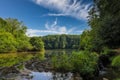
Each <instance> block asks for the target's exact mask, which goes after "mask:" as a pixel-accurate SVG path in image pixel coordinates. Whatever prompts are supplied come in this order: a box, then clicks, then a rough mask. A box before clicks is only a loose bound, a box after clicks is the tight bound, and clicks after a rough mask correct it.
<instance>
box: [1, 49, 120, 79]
mask: <svg viewBox="0 0 120 80" xmlns="http://www.w3.org/2000/svg"><path fill="white" fill-rule="evenodd" d="M72 51H73V50H46V51H45V53H44V52H31V53H8V54H5V53H4V54H0V80H11V79H12V80H82V78H81V77H80V75H79V74H73V73H71V72H66V73H60V72H55V71H54V70H53V68H52V67H51V61H50V59H51V57H52V55H57V56H60V55H61V54H65V53H66V54H71V53H72ZM119 73H120V72H119V71H115V70H113V69H109V70H108V71H105V72H103V74H102V72H101V74H102V75H101V76H99V77H97V78H96V79H95V80H119V79H116V78H120V77H119Z"/></svg>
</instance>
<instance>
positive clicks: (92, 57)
mask: <svg viewBox="0 0 120 80" xmlns="http://www.w3.org/2000/svg"><path fill="white" fill-rule="evenodd" d="M97 60H98V56H97V54H96V53H89V52H88V51H80V52H73V53H72V54H71V55H67V54H63V55H61V56H57V57H56V56H53V58H52V65H53V67H54V68H55V69H57V70H64V71H73V72H79V73H81V74H83V75H87V74H89V75H92V76H93V73H94V71H95V70H96V66H97Z"/></svg>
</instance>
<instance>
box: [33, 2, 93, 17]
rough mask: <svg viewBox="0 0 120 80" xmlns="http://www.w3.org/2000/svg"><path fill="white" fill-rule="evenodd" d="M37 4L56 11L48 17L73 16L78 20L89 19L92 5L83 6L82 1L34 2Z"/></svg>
mask: <svg viewBox="0 0 120 80" xmlns="http://www.w3.org/2000/svg"><path fill="white" fill-rule="evenodd" d="M33 1H34V2H35V3H36V4H38V5H40V6H43V7H45V8H48V9H52V10H56V11H57V12H58V14H56V13H50V14H48V16H71V17H74V18H77V19H87V16H88V11H89V9H90V8H91V4H83V3H82V0H33Z"/></svg>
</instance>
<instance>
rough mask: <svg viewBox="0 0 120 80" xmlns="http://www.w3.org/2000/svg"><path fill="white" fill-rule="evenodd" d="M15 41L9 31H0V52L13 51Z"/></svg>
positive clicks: (14, 49)
mask: <svg viewBox="0 0 120 80" xmlns="http://www.w3.org/2000/svg"><path fill="white" fill-rule="evenodd" d="M16 44H17V42H16V41H15V38H14V37H13V35H12V34H11V33H8V32H2V33H0V52H15V51H16V48H15V46H16Z"/></svg>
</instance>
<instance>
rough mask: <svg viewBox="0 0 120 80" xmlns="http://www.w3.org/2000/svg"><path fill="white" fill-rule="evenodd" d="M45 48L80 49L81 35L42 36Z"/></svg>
mask: <svg viewBox="0 0 120 80" xmlns="http://www.w3.org/2000/svg"><path fill="white" fill-rule="evenodd" d="M42 40H43V41H44V45H45V49H78V48H79V46H80V35H65V34H63V35H48V36H44V37H42Z"/></svg>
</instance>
